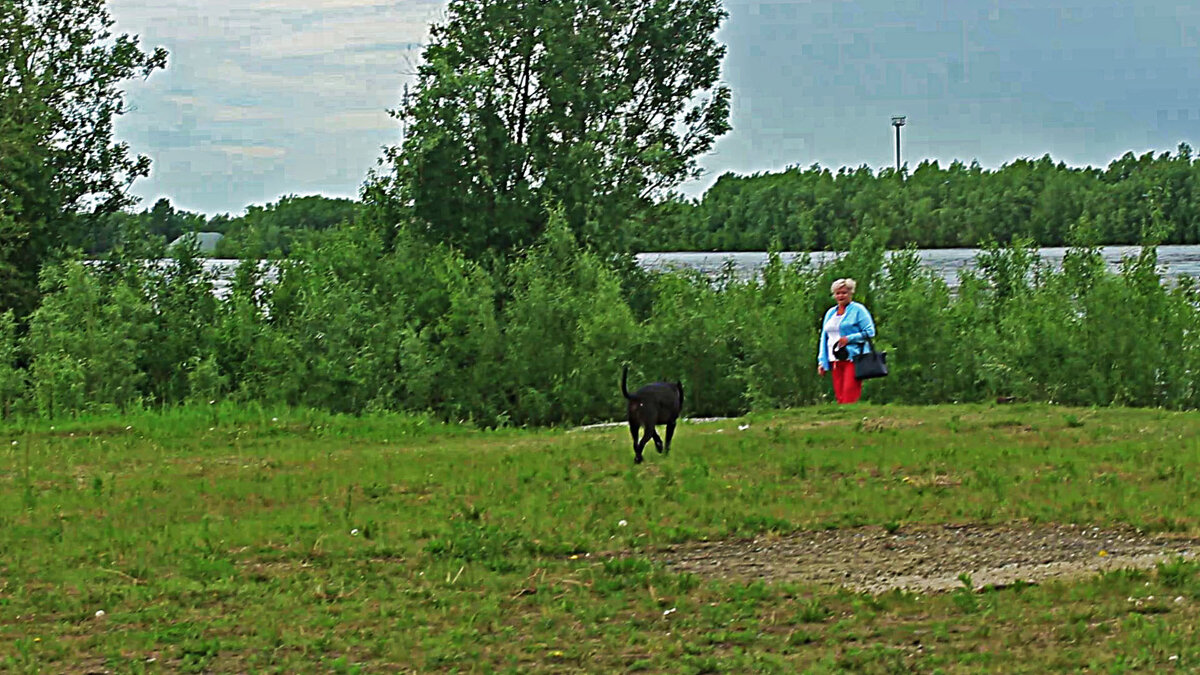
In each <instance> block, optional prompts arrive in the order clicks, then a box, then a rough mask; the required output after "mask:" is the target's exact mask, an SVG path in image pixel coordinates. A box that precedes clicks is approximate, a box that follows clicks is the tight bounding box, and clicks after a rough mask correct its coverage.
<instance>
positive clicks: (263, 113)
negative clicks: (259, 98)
mask: <svg viewBox="0 0 1200 675" xmlns="http://www.w3.org/2000/svg"><path fill="white" fill-rule="evenodd" d="M207 114H208V115H209V116H210V118H211V119H212V121H214V122H249V121H263V120H280V119H283V115H282V114H280V113H278V112H274V111H271V110H267V109H265V108H263V107H261V106H249V105H216V106H213V107H212V108H211V109H210V110H208V111H207Z"/></svg>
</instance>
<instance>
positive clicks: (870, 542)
mask: <svg viewBox="0 0 1200 675" xmlns="http://www.w3.org/2000/svg"><path fill="white" fill-rule="evenodd" d="M1197 552H1200V540H1196V539H1183V538H1179V537H1172V536H1170V535H1145V534H1141V533H1139V532H1137V531H1134V530H1102V529H1100V528H1096V527H1081V526H1076V525H1029V526H1020V525H1018V526H1013V525H1006V526H983V525H962V526H952V525H938V526H905V527H902V528H900V529H899V530H896V531H894V532H892V533H888V532H887V531H885V530H884V529H883V528H879V527H868V528H856V529H850V530H828V531H820V532H799V533H793V534H788V535H782V536H774V537H760V538H756V539H750V540H729V541H716V542H694V543H687V544H680V545H675V546H670V547H667V548H664V549H662V550H660V551H658V552H657V553H656V554H654V557H655V558H656V559H657V560H660V561H662V562H664V563H665V564H666V565H667V566H668V567H669V568H670V569H672V570H674V571H676V572H691V573H693V574H696V575H699V576H702V577H712V578H722V579H729V580H745V581H754V580H762V581H767V582H778V581H792V582H802V583H813V584H829V585H835V586H845V587H847V588H850V589H853V590H856V591H863V592H868V593H882V592H886V591H889V590H892V589H904V590H908V591H915V592H940V591H948V590H952V589H955V588H961V587H962V586H963V582H962V581H961V580H960V578H959V577H960V575H962V574H964V573H966V574H969V575H970V576H971V582H972V585H973V586H974V587H975V588H981V587H984V586H995V587H1000V586H1008V585H1012V584H1014V583H1018V582H1027V583H1038V582H1041V581H1045V580H1049V579H1070V578H1079V577H1085V576H1088V575H1092V574H1096V573H1098V572H1101V571H1104V570H1111V569H1120V568H1137V569H1146V568H1153V567H1154V566H1155V565H1156V564H1157V563H1159V562H1163V561H1169V560H1173V559H1175V558H1177V557H1183V558H1193V557H1195V555H1196V553H1197Z"/></svg>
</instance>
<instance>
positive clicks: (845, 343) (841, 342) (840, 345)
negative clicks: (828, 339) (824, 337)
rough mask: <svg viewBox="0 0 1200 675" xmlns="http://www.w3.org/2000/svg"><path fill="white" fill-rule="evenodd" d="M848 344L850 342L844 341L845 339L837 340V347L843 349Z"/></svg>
mask: <svg viewBox="0 0 1200 675" xmlns="http://www.w3.org/2000/svg"><path fill="white" fill-rule="evenodd" d="M848 344H850V340H848V339H846V338H845V337H840V338H838V341H837V346H839V347H845V346H846V345H848Z"/></svg>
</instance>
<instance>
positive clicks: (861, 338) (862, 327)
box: [846, 303, 875, 342]
mask: <svg viewBox="0 0 1200 675" xmlns="http://www.w3.org/2000/svg"><path fill="white" fill-rule="evenodd" d="M854 304H855V305H857V306H858V312H859V315H858V316H857V317H855V321H854V325H855V327H856V328H858V329H859V332H857V333H851V334H850V335H847V336H846V341H847V342H866V341H867V338H873V337H875V319H873V318H871V312H870V311H868V310H867V308H866V306H865V305H862V304H859V303H854Z"/></svg>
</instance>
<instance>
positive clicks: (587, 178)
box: [365, 0, 729, 256]
mask: <svg viewBox="0 0 1200 675" xmlns="http://www.w3.org/2000/svg"><path fill="white" fill-rule="evenodd" d="M447 16H448V18H447V20H446V21H445V22H444V23H442V24H440V25H436V26H434V27H433V29H432V34H431V35H432V36H431V40H430V44H429V46H428V47H427V48H426V50H425V53H424V61H423V64H422V65H421V66H420V68H419V70H418V83H417V88H416V92H415V95H414V96H413V97H411V98H409V99H408V100H407V101H405V102H404V103H403V104H402V106H401V107H400V108H399V109H398V110H397V111H395V112H394V113H393V114H394V115H395V116H396V117H397V118H399V119H400V120H401V121H403V122H404V125H405V128H406V129H407V137H406V138H405V139H404V141H403V142H402V144H401V145H398V146H395V147H392V148H390V149H388V150H387V151H386V152H385V156H384V159H385V160H386V162H388V163H389V164H390V167H389V168H388V169H387V170H386V172H385V173H383V174H376V175H373V176H372V177H371V178H370V179H369V180H368V183H367V186H366V189H365V198H366V201H367V202H368V203H369V204H374V205H376V206H381V207H384V209H385V213H386V214H387V217H389V218H390V219H392V220H397V221H398V220H400V219H408V220H410V221H411V222H412V223H414V224H415V226H416V228H417V230H418V231H420V232H423V233H425V234H426V235H427V236H429V237H430V238H432V239H435V240H438V241H443V240H448V241H449V242H451V243H452V244H454V245H456V246H458V247H460V248H462V249H463V250H464V251H465V252H466V253H467V254H468V255H473V256H477V255H484V252H486V251H489V250H490V251H494V252H504V251H511V250H513V249H515V248H519V247H522V246H525V245H527V244H529V243H531V242H532V241H533V240H534V239H535V238H536V237H537V236H538V235H539V234H540V233H541V232H542V231H543V230H544V228H545V225H546V222H547V219H548V215H547V208H546V207H547V205H548V204H553V205H556V206H558V205H561V208H562V211H563V215H564V217H565V218H566V220H567V222H568V224H569V225H570V227H571V229H572V230H573V231H574V232H575V234H576V237H577V238H578V239H579V240H580V241H583V242H586V243H588V244H590V245H593V246H595V247H597V248H598V249H600V250H602V251H612V250H621V249H622V248H623V247H624V245H625V241H626V239H625V236H624V233H623V229H624V226H625V225H626V223H628V222H629V220H630V219H631V217H633V216H635V215H637V214H639V213H643V212H644V211H645V209H647V208H648V207H649V206H650V202H651V199H652V198H654V197H656V196H659V195H661V194H664V193H665V192H666V191H667V190H669V189H670V188H671V187H674V186H676V185H678V184H679V183H680V182H682V181H683V180H685V179H687V178H689V177H692V176H695V175H696V174H697V165H696V158H697V157H698V156H699V155H701V154H703V153H705V152H707V151H708V150H709V149H710V148H711V147H712V144H713V142H714V140H715V139H716V138H717V137H719V136H720V135H721V134H723V133H725V132H726V131H728V129H729V123H728V118H729V89H728V88H727V87H724V86H721V85H718V78H719V74H720V64H721V59H722V57H723V56H724V53H725V48H724V47H723V46H721V45H719V44H718V43H717V41H716V39H715V38H714V33H715V32H716V30H717V28H718V27H719V26H720V24H721V21H722V20H723V19H724V18H725V16H726V13H725V11H724V10H723V9H722V8H721V3H720V0H637V1H634V0H451V1H450V5H449V8H448V14H447Z"/></svg>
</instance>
